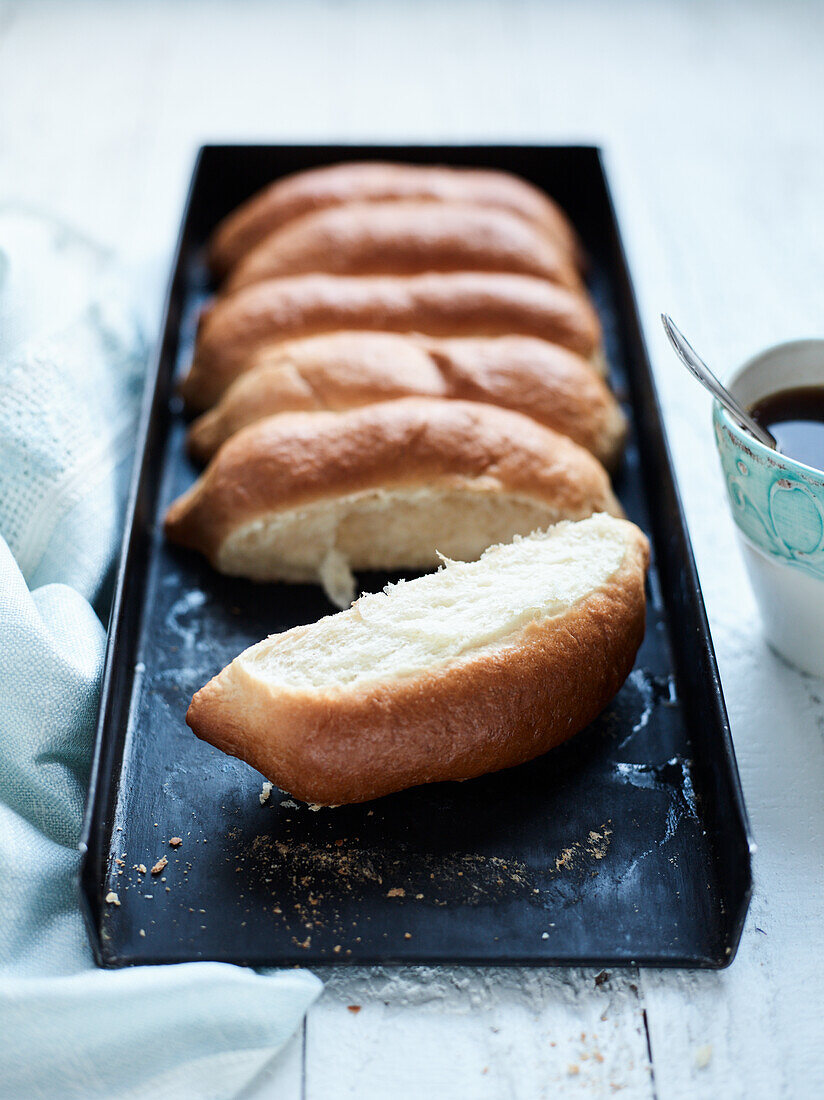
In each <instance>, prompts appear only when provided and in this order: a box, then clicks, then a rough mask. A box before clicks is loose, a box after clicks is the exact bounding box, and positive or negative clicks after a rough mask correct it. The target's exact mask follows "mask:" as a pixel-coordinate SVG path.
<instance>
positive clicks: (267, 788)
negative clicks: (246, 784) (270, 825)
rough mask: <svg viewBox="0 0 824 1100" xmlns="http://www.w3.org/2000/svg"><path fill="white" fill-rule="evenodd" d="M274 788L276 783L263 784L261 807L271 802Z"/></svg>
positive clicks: (260, 796) (260, 795)
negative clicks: (270, 798) (270, 796)
mask: <svg viewBox="0 0 824 1100" xmlns="http://www.w3.org/2000/svg"><path fill="white" fill-rule="evenodd" d="M272 787H274V783H270V782H269V781H268V780H267V781H266V782H265V783H264V784H263V789H262V790H261V792H260V794H259V795H258V798H259V799H260V804H261V806H263V805H264V804H265V803H266V802H268V801H269V795H270V794H271V793H272Z"/></svg>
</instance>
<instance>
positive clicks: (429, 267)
mask: <svg viewBox="0 0 824 1100" xmlns="http://www.w3.org/2000/svg"><path fill="white" fill-rule="evenodd" d="M427 271H508V272H514V273H516V274H521V275H536V276H538V277H539V278H542V279H549V281H550V282H553V283H558V284H560V285H561V286H566V287H569V288H570V289H573V290H580V289H581V287H582V284H581V278H580V276H579V274H578V271H577V269H576V267H575V264H574V263H573V261H572V260H571V259H570V257H569V254H568V253H566V252H564V250H563V249H562V248H560V247H559V245H558V244H557V243H556V242H555V241H553V240H552V239H551V238H550V237H548V236H547V235H546V234H545V233H543V232H542V231H541V230H540V229H538V227H537V226H535V225H533V224H531V223H529V222H526V221H524V219H523V218H519V217H518V216H517V215H516V214H510V213H509V211H507V210H496V209H494V208H492V207H482V206H469V205H467V204H465V203H431V202H392V203H386V202H378V203H375V202H373V203H352V204H350V205H347V206H337V207H329V208H327V209H326V210H318V211H316V212H315V213H312V214H306V215H304V216H303V217H302V218H296V219H294V220H292V221H290V222H287V223H286V225H284V226H281V227H280V229H276V230H274V232H272V233H270V234H269V235H268V236H267V237H264V238H263V240H262V241H261V242H260V243H259V244H257V245H255V247H254V248H253V249H251V251H249V252H247V253H246V255H245V256H244V257H243V258H242V259H241V260H239V261H238V263H237V264H236V265H235V268H234V270H233V271H232V272H231V274H230V275H229V278H228V279H227V281H226V284H225V290H226V291H227V292H231V291H233V290H239V289H240V287H243V286H248V285H249V284H250V283H258V282H260V281H261V280H262V279H272V278H279V277H283V276H287V275H305V274H311V273H314V272H326V273H327V274H330V275H419V274H421V273H423V272H427Z"/></svg>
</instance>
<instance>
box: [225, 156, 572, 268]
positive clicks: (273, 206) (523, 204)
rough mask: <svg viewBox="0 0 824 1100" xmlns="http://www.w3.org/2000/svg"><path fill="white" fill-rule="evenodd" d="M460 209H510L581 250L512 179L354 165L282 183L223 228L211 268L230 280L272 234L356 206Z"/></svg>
mask: <svg viewBox="0 0 824 1100" xmlns="http://www.w3.org/2000/svg"><path fill="white" fill-rule="evenodd" d="M400 200H416V201H420V202H462V203H468V204H471V205H473V206H481V207H488V208H489V207H491V208H492V209H499V210H508V211H510V212H511V213H514V214H517V215H518V216H520V217H521V218H524V219H525V220H526V221H528V222H531V223H533V224H534V225H536V226H539V227H540V228H541V229H542V230H543V231H544V232H545V233H546V234H547V235H548V236H549V237H551V238H552V239H553V240H554V241H556V243H557V244H558V245H559V246H560V247H561V248H563V250H564V251H565V252H566V253H567V254H568V255H570V256H574V255H576V254H577V251H578V243H577V238H576V236H575V231H574V230H573V228H572V226H571V225H570V223H569V221H568V220H567V218H566V215H565V214H564V213H563V212H562V210H561V209H560V207H558V206H557V205H556V204H555V203H554V202H553V201H552V200H551V199H550V198H549V197H548V196H547V195H545V194H544V192H543V191H540V190H539V189H538V188H537V187H533V186H532V184H530V183H527V182H526V180H523V179H519V178H518V177H517V176H512V175H510V174H509V173H508V172H497V171H491V170H489V169H483V168H444V167H440V166H438V167H432V166H428V165H426V166H424V165H413V164H392V163H386V162H381V161H370V162H361V163H359V162H349V163H344V164H332V165H326V166H324V167H322V168H313V169H310V170H309V171H306V172H297V173H295V174H294V175H291V176H284V177H283V178H281V179H279V180H275V182H274V183H271V184H269V186H268V187H265V188H264V189H263V190H262V191H260V192H258V194H256V195H253V196H252V198H250V199H248V200H247V201H246V202H245V203H243V205H242V206H239V207H238V208H237V209H236V210H234V211H233V212H232V213H231V214H229V215H228V217H226V218H224V219H223V221H222V222H221V223H220V225H218V227H217V229H216V230H215V232H214V234H213V236H212V242H211V248H210V256H209V262H210V265H211V267H212V270H213V271H214V273H215V274H216V275H217V276H219V277H222V276H224V275H225V274H226V273H227V272H228V271H229V270H230V269H231V268H232V267H233V266H234V265H235V264H236V263H237V262H238V260H239V259H240V258H241V257H242V256H243V255H245V254H246V253H247V252H249V251H250V249H252V248H253V247H254V246H255V245H256V244H258V243H259V242H260V241H262V240H263V238H264V237H266V236H267V235H268V234H269V233H271V232H273V231H274V230H275V229H279V228H280V226H282V225H285V224H286V223H287V222H289V221H291V220H292V219H293V218H298V217H300V216H301V215H303V214H308V213H310V212H312V211H314V210H324V209H326V208H328V207H330V206H341V205H343V204H344V203H352V202H393V201H400Z"/></svg>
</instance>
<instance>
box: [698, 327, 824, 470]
mask: <svg viewBox="0 0 824 1100" xmlns="http://www.w3.org/2000/svg"><path fill="white" fill-rule="evenodd" d="M810 344H813V345H819V346H820V347H821V349H822V352H824V336H806V337H801V338H799V339H795V340H781V341H779V343H777V344H772V345H770V346H769V347H767V348H764V349H763V350H762V351H759V352H756V354H755V355H751V356H750V357H749V358H748V359H745V360H744V362H743V363H741V365H740V366H738V367H735V368H734V369H733V370H732V371H729V372H727V374H726V375H725V383H724V384H725V385H726V386H727V387H728V388H730V389H731V388H732V387H733V386H734V385H735V383H736V382H737V381H738V379H739V378H740V377H741V375H743V374H744V373H745V372H746V371H748V370H750V369H751V368H752V367H754V366H756V365H757V364H759V363H761V362H762V361H763V360H765V359H770V358H772V357H773V356H774V355H776V354H778V353H786V352H788V351H800V350H802V348H806V347H807V346H809V345H810ZM776 392H780V391H776ZM712 404H713V412H714V413H715V415H716V417H717V418H718V419H719V420H720V421H721V424H722V426H723V427H724V428H726V429H727V430H728V431H729V433H730V434H731V435H732V436H734V437H735V438H736V439H737V440H738V441H740V442H741V443H742V444H743V445H744V446H745V447H746V449H747V450H749V451H751V452H752V453H753V454H754V455H755V456H756V457H758V458H760V459H761V460H762V461H764V462H766V463H767V464H769V465H772V466H786V467H787V469H788V470H790V471H793V470H797V471H798V472H799V473H801V474H803V475H804V477H805V478H806V480H808V481H810V480H811V481H814V482H816V484H817V485H818V486H820V487H821V489H822V490H824V470H819V469H817V468H816V467H815V466H808V465H807V463H806V462H800V461H799V460H798V459H797V458H790V456H789V455H785V454H781V452H780V451H774V450H773V449H772V448H771V447H767V446H766V445H765V444H764V443H762V442H761V441H760V440H758V439H756V438H755V436H752V435H750V433H749V432H747V431H745V430H744V429H743V428H742V427H740V426H739V424H738V423H737V421H735V420H734V419H733V418H732V417H731V416H730V414H729V413H728V412H727V410H726V409H725V408H724V406H723V405H722V404H721V402H720V401H718V400H717V399H713V403H712ZM717 442H718V441H717ZM719 446H720V444H719Z"/></svg>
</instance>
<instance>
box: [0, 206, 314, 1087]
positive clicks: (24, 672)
mask: <svg viewBox="0 0 824 1100" xmlns="http://www.w3.org/2000/svg"><path fill="white" fill-rule="evenodd" d="M110 268H111V263H110V260H109V258H108V257H107V255H106V253H105V252H104V251H103V250H101V249H100V248H98V247H97V246H95V245H94V244H93V243H92V242H89V241H87V240H84V239H83V238H82V237H81V236H80V235H78V234H76V233H74V232H72V230H71V229H70V228H67V227H65V226H63V225H60V224H58V223H56V222H54V221H51V220H49V219H48V218H44V217H41V216H37V215H34V214H32V213H30V212H25V211H21V210H20V209H11V208H8V207H0V1097H2V1098H3V1100H6V1098H10V1100H11V1098H13V1100H35V1098H46V1097H48V1098H49V1100H70V1098H74V1097H78V1098H80V1097H82V1098H84V1100H92V1098H95V1097H101V1098H102V1097H105V1098H106V1100H119V1098H121V1097H122V1098H126V1097H128V1098H135V1100H137V1098H140V1097H144V1096H145V1097H148V1096H152V1097H155V1098H157V1097H166V1096H168V1097H174V1098H175V1100H186V1098H189V1097H191V1098H192V1100H195V1098H197V1100H209V1098H215V1100H217V1098H220V1100H223V1098H225V1097H232V1096H234V1095H235V1094H236V1093H237V1091H238V1090H239V1089H241V1088H242V1087H243V1086H244V1085H245V1084H246V1083H247V1082H249V1081H250V1080H251V1079H252V1078H253V1077H254V1076H255V1075H256V1074H257V1073H258V1072H259V1071H260V1069H261V1068H262V1066H263V1065H264V1064H265V1062H266V1061H268V1060H269V1059H270V1058H271V1057H272V1056H273V1055H274V1053H275V1052H276V1051H277V1050H278V1048H279V1047H280V1046H281V1045H282V1044H283V1043H285V1042H286V1040H287V1039H288V1038H289V1036H290V1035H291V1034H292V1033H293V1032H294V1030H295V1028H296V1027H297V1026H298V1024H299V1023H300V1020H301V1019H302V1017H303V1014H304V1013H305V1011H306V1009H307V1008H308V1006H309V1005H310V1004H311V1002H312V1001H313V1000H314V998H315V997H316V996H317V994H318V992H319V990H320V982H319V981H318V979H317V978H315V977H314V976H313V975H311V974H309V973H307V972H303V971H288V972H283V973H270V974H266V975H260V974H256V973H254V972H253V971H249V970H243V969H241V968H238V967H233V966H227V965H222V964H217V963H190V964H186V965H181V966H169V967H141V968H134V969H129V970H122V971H116V972H113V971H99V970H96V969H95V968H94V965H93V962H92V956H91V952H90V949H89V946H88V942H87V938H86V933H85V929H84V927H83V922H82V919H81V915H80V911H79V908H78V889H77V872H78V863H79V854H78V851H77V841H78V836H79V831H80V823H81V817H82V811H83V805H84V800H85V794H86V783H87V779H88V773H89V761H90V755H91V750H92V742H93V735H94V726H95V719H96V712H97V701H98V689H99V681H100V674H101V670H102V664H103V652H104V644H105V631H104V628H103V626H102V625H101V621H100V618H98V614H97V613H96V611H97V612H98V613H99V614H100V615H101V616H105V614H106V611H107V607H106V604H107V602H108V595H109V589H110V584H109V580H110V577H111V567H112V562H113V559H114V555H115V552H116V548H117V544H118V542H119V535H120V529H121V525H122V520H123V514H122V505H123V494H124V487H125V483H126V479H127V475H128V469H129V465H130V451H131V446H132V441H133V435H134V429H135V423H136V414H137V405H138V398H139V392H140V389H141V378H142V370H143V365H144V363H145V346H144V343H143V341H142V340H141V338H140V332H141V327H142V326H141V323H140V321H139V319H138V318H136V317H134V316H130V315H129V313H128V312H124V310H123V308H122V303H124V302H127V303H128V302H129V301H130V300H132V301H134V300H136V299H135V291H134V289H132V290H131V291H130V292H124V289H123V286H118V285H117V283H116V282H114V281H113V278H112V276H111V274H110ZM148 299H149V301H152V300H153V299H154V295H149V296H148ZM95 609H96V610H95Z"/></svg>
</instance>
